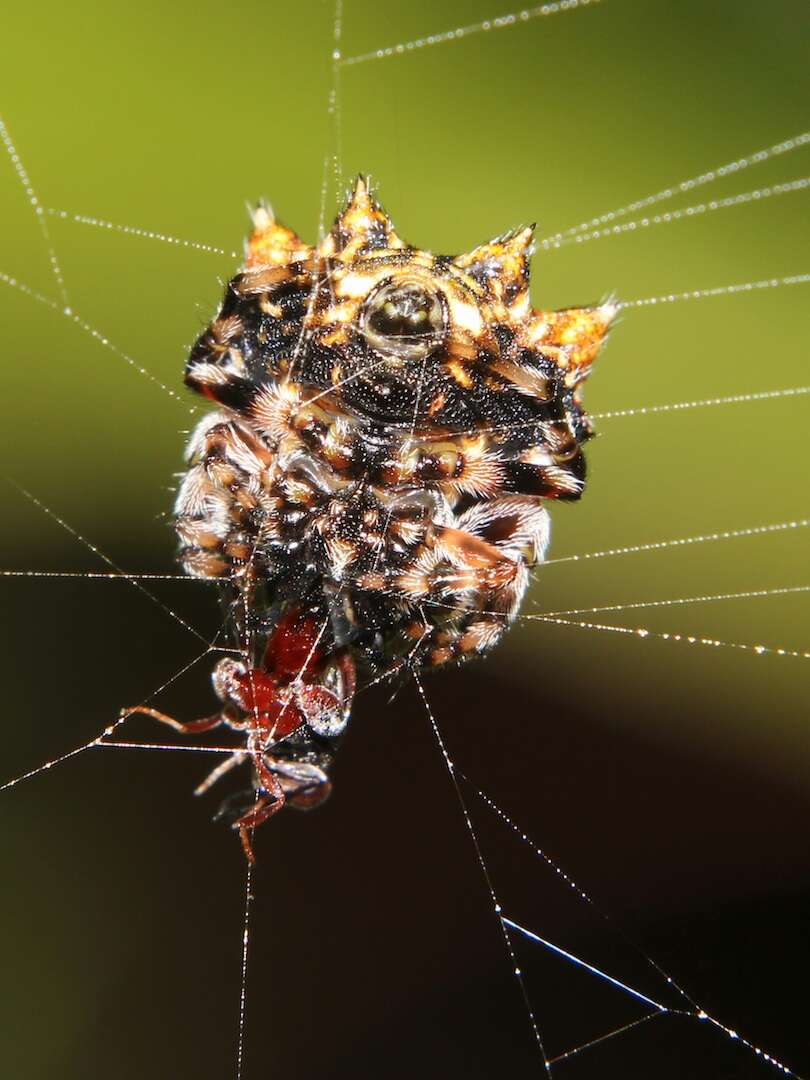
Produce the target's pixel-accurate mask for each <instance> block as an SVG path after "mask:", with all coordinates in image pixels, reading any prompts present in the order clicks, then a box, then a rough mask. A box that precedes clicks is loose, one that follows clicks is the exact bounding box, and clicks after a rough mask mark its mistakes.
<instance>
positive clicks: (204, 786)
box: [194, 752, 245, 795]
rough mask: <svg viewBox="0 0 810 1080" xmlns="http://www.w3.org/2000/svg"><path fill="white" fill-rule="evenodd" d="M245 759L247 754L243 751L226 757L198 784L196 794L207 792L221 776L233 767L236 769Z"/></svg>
mask: <svg viewBox="0 0 810 1080" xmlns="http://www.w3.org/2000/svg"><path fill="white" fill-rule="evenodd" d="M244 760H245V755H244V754H243V753H241V752H240V753H238V754H232V755H231V756H230V757H229V758H225V760H224V761H221V762H220V763H219V765H217V766H216V768H215V769H212V770H211V772H210V773H209V774H208V776H206V778H205V779H204V780H203V781H202V783H201V784H198V785H197V787H196V788H195V789H194V794H195V795H204V794H205V792H206V791H208V789H209V788H210V787H212V786H213V785H214V784H215V783H216V782H217V780H219V779H220V777H222V776H224V775H225V774H226V773H229V772H230V771H231V769H235V768H236V766H237V765H241V764H242V762H243V761H244Z"/></svg>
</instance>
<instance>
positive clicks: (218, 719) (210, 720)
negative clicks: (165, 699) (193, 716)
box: [121, 705, 227, 735]
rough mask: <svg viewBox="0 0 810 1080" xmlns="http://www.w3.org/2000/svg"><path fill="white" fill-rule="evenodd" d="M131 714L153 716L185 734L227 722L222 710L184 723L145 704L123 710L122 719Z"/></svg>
mask: <svg viewBox="0 0 810 1080" xmlns="http://www.w3.org/2000/svg"><path fill="white" fill-rule="evenodd" d="M130 716H151V717H152V718H153V719H154V720H159V721H160V722H161V724H168V725H169V727H172V728H174V730H175V731H182V733H183V734H184V735H194V734H195V733H197V732H201V731H210V730H211V729H212V728H215V727H218V726H219V725H220V724H224V723H226V722H227V721H226V717H225V716H223V714H222V712H218V713H214V714H213V716H204V717H203V718H202V719H201V720H189V721H188V722H187V723H183V722H182V721H181V720H175V719H174V717H173V716H169V715H168V714H167V713H163V712H160V711H159V710H158V709H149V708H147V707H146V706H145V705H136V706H135V708H133V709H122V710H121V719H122V720H125V719H127V718H128V717H130Z"/></svg>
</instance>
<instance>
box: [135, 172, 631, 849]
mask: <svg viewBox="0 0 810 1080" xmlns="http://www.w3.org/2000/svg"><path fill="white" fill-rule="evenodd" d="M532 234H533V229H532V228H524V229H520V230H517V231H515V232H511V233H508V234H506V235H504V236H502V237H499V238H498V239H496V240H493V241H491V242H490V243H486V244H483V245H482V246H480V247H477V248H475V249H474V250H472V251H471V252H469V253H468V254H465V255H460V256H456V257H451V256H445V255H433V254H431V253H430V252H428V251H422V250H420V249H418V248H413V247H409V246H407V245H406V244H405V243H404V242H403V241H402V240H401V239H400V238H399V236H398V235H397V234H396V232H395V231H394V227H393V225H392V223H391V220H390V219H389V217H388V215H387V214H386V213H385V211H384V210H383V209H382V208H381V207H380V205H379V204H378V203H377V202H376V200H375V199H374V198H373V197H372V195H371V193H370V191H369V188H368V185H367V184H366V182H365V181H364V180H363V178H359V179H358V180H357V182H356V184H355V187H354V190H353V192H352V194H351V197H350V199H349V201H348V204H347V206H346V208H345V209H344V210H343V212H342V213H341V214H340V215H339V216H338V218H337V219H336V221H335V224H334V226H333V228H332V229H331V231H330V232H329V233H328V234H327V235H326V236H325V237H324V239H323V240H322V241H321V242H320V243H319V244H318V245H317V246H316V247H310V246H309V245H307V244H305V243H304V242H303V241H302V240H300V239H299V238H298V236H297V235H296V234H295V233H294V232H292V230H290V229H288V228H286V227H285V226H283V225H281V224H279V223H278V222H277V221H275V219H274V217H273V215H272V214H271V212H270V211H269V209H268V208H267V207H265V206H260V207H259V208H258V209H257V210H256V212H255V214H254V231H253V234H252V236H251V238H250V240H249V241H248V244H247V254H246V259H245V264H244V268H243V269H242V270H241V271H240V272H239V273H238V274H237V275H236V276H235V277H234V278H233V279H232V280H231V281H230V282H229V283H228V286H227V288H226V290H225V296H224V299H223V301H222V304H221V307H220V309H219V312H218V314H217V316H216V318H215V319H214V320H213V322H212V323H211V324H210V326H209V327H208V328H207V329H206V330H205V332H204V333H203V334H202V335H201V337H200V338H199V339H198V341H197V342H196V344H195V345H194V347H193V349H192V351H191V355H190V357H189V361H188V364H187V367H186V376H185V378H186V384H187V385H188V386H189V387H191V388H192V389H193V390H195V391H197V392H198V393H200V394H202V395H204V396H205V397H206V398H208V399H209V400H210V401H212V402H213V403H215V404H216V405H217V410H216V411H215V412H212V413H211V414H210V415H208V416H207V417H206V418H205V419H204V420H203V421H202V422H201V423H200V425H199V426H198V428H197V430H196V431H195V432H194V434H193V436H192V438H191V442H190V445H189V449H188V458H189V466H188V471H187V473H186V475H185V478H184V480H183V482H182V484H181V487H180V490H179V493H178V497H177V503H176V508H175V513H176V529H177V533H178V536H179V538H180V553H179V559H180V562H181V564H182V566H183V568H184V570H185V571H186V572H187V573H188V574H192V575H195V576H200V577H215V578H223V579H225V581H226V582H227V589H228V593H229V599H228V603H229V611H230V613H231V614H230V621H231V624H232V629H233V632H234V634H235V636H236V640H237V642H238V644H239V648H240V649H241V650H242V659H241V660H238V661H237V660H235V659H232V658H229V659H223V660H221V661H220V662H219V664H218V665H217V667H216V669H215V671H214V674H213V682H214V689H215V691H216V694H217V696H218V698H219V700H220V703H221V705H220V708H219V710H218V711H217V712H216V713H215V714H214V715H213V716H211V717H207V718H205V719H203V720H201V721H192V722H191V723H189V724H181V723H179V722H178V721H174V720H172V719H171V718H170V717H167V716H165V714H162V713H157V712H156V711H154V710H139V711H148V712H150V713H151V715H153V716H156V717H157V718H158V719H161V720H164V721H165V722H168V723H172V724H173V725H174V726H175V727H177V728H178V729H179V730H181V731H184V732H193V731H200V730H207V729H209V728H211V727H214V726H216V725H219V724H224V725H226V726H228V727H230V728H232V729H235V730H237V731H239V732H241V733H243V735H244V737H245V740H246V741H245V744H244V746H242V747H240V748H239V752H238V753H236V754H235V756H234V757H233V758H231V759H226V761H225V762H224V763H223V765H221V766H220V767H219V768H218V769H217V770H215V772H214V773H213V774H212V776H211V777H210V778H209V781H206V782H204V784H203V785H201V789H200V790H205V789H206V788H207V787H208V786H209V783H210V782H213V780H214V779H217V778H219V776H221V775H222V773H223V772H224V771H226V770H227V769H228V768H230V767H231V766H232V765H235V764H238V763H239V762H240V761H243V760H245V759H246V758H247V760H249V761H250V762H251V763H252V772H253V788H252V791H251V792H250V793H249V795H248V796H247V797H245V796H243V797H242V798H241V800H237V802H236V803H234V802H233V800H231V803H230V804H229V805H228V807H227V808H226V809H225V810H224V816H226V817H230V819H231V822H232V824H233V825H234V827H236V828H238V829H240V830H241V835H242V840H243V843H244V845H245V850H246V853H247V855H248V857H249V858H252V851H251V842H250V836H251V834H252V830H253V828H254V827H255V826H256V825H258V824H259V823H260V822H261V821H263V820H265V819H266V818H267V817H269V816H270V815H272V814H273V813H275V812H276V811H277V810H279V809H280V808H281V806H282V805H284V803H285V801H286V802H289V803H290V804H292V805H297V806H311V805H314V804H316V803H318V802H319V801H321V800H322V798H323V796H324V795H325V794H327V793H328V790H329V779H328V774H329V769H330V766H331V763H332V757H333V753H334V749H335V746H336V744H337V741H338V740H339V738H340V736H341V734H342V732H343V730H344V728H345V726H346V724H347V722H348V719H349V715H350V711H351V704H352V695H353V692H354V687H355V678H356V672H358V671H359V672H360V673H361V674H363V675H364V676H365V675H370V676H379V675H381V674H385V673H393V672H395V671H397V670H398V669H407V668H408V667H410V668H411V669H423V668H428V667H438V666H441V665H443V664H448V663H453V662H456V661H461V660H465V659H467V658H469V657H472V656H476V655H480V654H482V653H485V652H487V651H488V650H489V649H491V648H492V647H493V646H494V645H495V644H496V642H497V641H498V639H499V638H500V637H501V635H502V634H503V633H504V631H505V630H506V628H507V627H508V625H509V623H510V621H511V620H512V619H514V617H515V615H516V614H517V611H518V609H519V606H520V603H521V600H522V598H523V594H524V592H525V590H526V586H527V583H528V578H529V571H530V569H531V567H532V566H534V565H535V564H536V563H538V562H539V561H541V560H542V559H543V557H544V553H545V550H546V547H547V544H548V538H549V515H548V511H547V510H546V508H545V503H546V502H547V501H548V500H550V499H567V500H573V499H578V498H579V497H580V495H581V494H582V490H583V486H584V483H585V462H584V458H583V454H582V449H581V444H582V443H583V442H584V441H585V440H586V439H587V438H588V437H589V436H590V434H591V426H590V424H589V421H588V418H587V416H586V414H585V413H584V411H583V408H582V403H581V397H580V390H581V386H582V383H583V381H584V380H585V379H586V378H587V375H588V373H589V371H590V369H591V364H592V363H593V361H594V359H595V357H596V355H597V353H598V351H599V348H600V346H601V345H602V342H603V340H604V338H605V335H606V333H607V330H608V326H609V324H610V321H611V319H612V317H613V315H614V313H615V307H614V306H612V305H611V304H603V305H601V306H593V307H582V308H567V309H565V310H562V311H537V310H534V309H533V308H532V307H531V306H530V303H529V267H528V260H529V256H530V248H531V243H532Z"/></svg>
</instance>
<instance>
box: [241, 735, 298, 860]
mask: <svg viewBox="0 0 810 1080" xmlns="http://www.w3.org/2000/svg"><path fill="white" fill-rule="evenodd" d="M253 762H254V765H255V767H256V775H257V778H258V780H259V783H260V785H261V787H260V789H259V790H263V791H265V792H266V794H265V795H261V796H259V798H258V799H257V800H256V803H255V805H254V806H252V807H251V808H250V810H248V811H247V813H245V814H242V816H241V817H240V818H238V819H237V820H236V821H235V822H234V823H233V826H232V827H233V828H234V829H238V830H239V839H240V840H241V841H242V850H243V851H244V853H245V858H246V859H247V861H248V862H249V863H250V865H251V866H254V865H255V863H256V856H255V855H254V854H253V843H252V836H253V830H254V829H256V828H258V827H259V825H261V824H262V822H263V821H267V819H268V818H270V817H272V816H273V814H277V813H278V811H279V810H280V809H281V808H282V806H283V805H284V803H285V802H286V795H285V794H284V788H283V787H282V786H281V784H280V783H279V779H278V777H277V776H276V775H275V773H274V772H273V771H272V770H271V769H269V768H268V766H267V763H266V762H265V760H264V758H263V757H262V755H261V754H255V755H254V758H253Z"/></svg>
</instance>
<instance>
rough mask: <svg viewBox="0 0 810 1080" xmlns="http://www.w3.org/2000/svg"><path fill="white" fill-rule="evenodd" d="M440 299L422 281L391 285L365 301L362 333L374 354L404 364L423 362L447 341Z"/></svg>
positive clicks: (385, 286)
mask: <svg viewBox="0 0 810 1080" xmlns="http://www.w3.org/2000/svg"><path fill="white" fill-rule="evenodd" d="M445 328H446V318H445V309H444V304H443V303H442V298H441V296H440V295H439V294H438V293H436V292H433V291H431V290H429V289H427V288H426V287H425V286H424V285H423V284H422V282H419V281H397V282H389V283H388V284H386V285H382V286H381V287H380V288H378V289H376V290H375V291H374V292H373V293H372V294H371V296H370V297H369V298H368V300H367V301H366V304H365V307H364V309H363V313H362V317H361V329H362V333H363V336H364V337H365V339H366V341H367V342H368V344H369V345H370V346H371V348H372V349H374V350H375V351H377V352H379V353H382V354H384V355H388V356H391V357H394V358H398V359H402V360H420V359H422V358H423V357H425V356H427V354H428V353H429V352H430V351H431V350H432V349H434V348H435V347H436V346H437V345H438V344H439V343H440V342H441V341H442V340H443V338H444V332H445Z"/></svg>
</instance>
